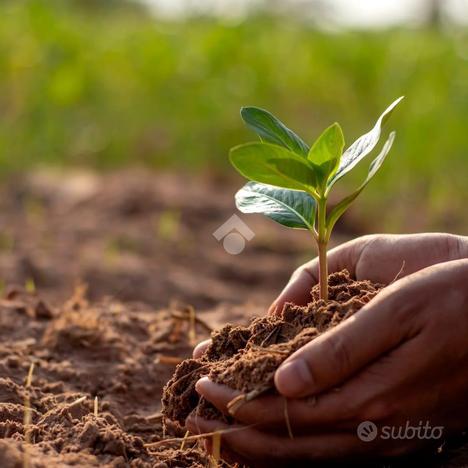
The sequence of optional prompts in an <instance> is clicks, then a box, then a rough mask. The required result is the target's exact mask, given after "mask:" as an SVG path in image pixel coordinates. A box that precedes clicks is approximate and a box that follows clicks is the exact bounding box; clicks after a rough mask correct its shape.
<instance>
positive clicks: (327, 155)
mask: <svg viewBox="0 0 468 468" xmlns="http://www.w3.org/2000/svg"><path fill="white" fill-rule="evenodd" d="M343 147H344V136H343V131H342V130H341V127H340V125H339V124H338V123H336V122H335V123H334V124H333V125H331V126H330V127H328V128H327V129H326V130H325V131H324V132H323V133H322V134H321V135H320V136H319V137H318V139H317V140H316V141H315V143H314V144H313V145H312V148H310V150H309V154H308V155H307V159H308V160H309V161H310V162H311V163H312V164H313V166H314V168H315V169H316V173H317V174H318V179H319V183H320V185H321V186H322V188H323V189H325V186H326V183H327V181H328V179H329V178H330V176H332V175H333V174H334V173H335V172H336V170H337V169H338V165H339V163H340V158H341V153H342V152H343Z"/></svg>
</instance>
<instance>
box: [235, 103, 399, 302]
mask: <svg viewBox="0 0 468 468" xmlns="http://www.w3.org/2000/svg"><path fill="white" fill-rule="evenodd" d="M402 99H403V97H400V98H399V99H397V100H396V101H394V102H393V103H392V104H391V105H390V106H389V107H388V108H387V109H386V110H385V111H384V113H383V114H382V115H381V116H380V117H379V118H378V120H377V122H376V124H375V125H374V128H372V130H370V131H369V132H368V133H366V134H364V135H362V136H361V137H359V138H358V139H357V140H356V141H355V142H354V143H353V144H352V145H351V146H350V147H349V148H348V149H347V150H346V151H345V152H343V148H344V144H345V142H344V137H343V132H342V130H341V127H340V125H339V124H338V123H334V124H333V125H331V126H330V127H328V128H327V129H326V130H325V131H324V132H323V133H322V134H321V135H320V136H319V137H318V139H317V140H316V141H315V142H314V144H313V145H312V146H311V147H309V145H307V144H306V143H305V142H304V141H303V140H302V139H301V138H300V137H299V136H298V135H296V134H295V133H294V132H293V131H291V130H290V129H289V128H287V127H286V126H285V125H284V124H283V123H282V122H280V121H279V120H278V119H277V118H276V117H274V116H273V115H272V114H270V113H269V112H267V111H265V110H263V109H259V108H257V107H243V108H242V109H241V116H242V119H243V120H244V122H245V123H246V124H247V126H248V127H249V128H250V129H252V130H253V131H254V132H255V133H256V134H257V135H258V136H259V137H260V142H255V143H246V144H244V145H240V146H236V147H234V148H232V149H231V151H230V155H229V158H230V161H231V163H232V165H233V166H234V167H235V168H236V169H237V170H238V171H239V172H240V173H241V174H242V175H243V176H245V177H246V178H247V179H250V180H251V181H252V182H248V183H247V184H246V185H245V186H244V187H243V188H242V189H240V190H239V191H238V192H237V194H236V206H237V208H238V209H239V210H240V211H242V212H243V213H263V214H264V215H266V216H268V217H269V218H271V219H273V220H274V221H276V222H278V223H280V224H282V225H284V226H288V227H291V228H295V229H308V230H310V231H311V232H312V233H313V236H314V238H315V241H316V243H317V248H318V256H319V283H320V297H321V298H322V299H324V300H327V299H328V282H327V277H328V267H327V245H328V242H329V240H330V236H331V233H332V230H333V227H334V225H335V223H336V222H337V221H338V219H339V218H340V216H341V215H342V214H343V213H344V212H345V211H346V210H347V208H348V207H349V206H350V205H351V203H352V202H353V201H354V200H355V198H356V197H357V196H358V195H359V194H360V193H361V192H362V190H363V189H364V187H365V186H366V185H367V184H368V183H369V181H370V180H371V179H372V177H374V175H375V174H376V173H377V171H378V170H379V168H380V167H381V165H382V163H383V161H384V159H385V157H386V156H387V154H388V152H389V150H390V148H391V146H392V143H393V140H394V138H395V132H391V133H390V135H389V137H388V139H387V141H386V142H385V143H384V145H383V147H382V149H381V151H380V153H379V154H378V155H377V157H376V158H375V159H374V160H373V161H372V163H371V164H370V167H369V171H368V174H367V177H366V179H365V180H364V182H363V183H362V184H361V185H360V186H359V187H358V188H357V190H355V191H354V192H352V193H351V194H350V195H348V196H347V197H345V198H343V199H342V200H341V201H340V202H339V203H337V204H336V205H335V206H334V207H333V208H332V209H331V210H327V203H328V198H329V196H330V191H331V189H332V188H333V186H334V185H335V183H336V182H337V181H338V180H339V179H341V178H342V177H343V176H344V175H345V174H346V173H348V172H349V171H350V170H351V169H352V168H353V167H354V166H356V164H357V163H358V162H359V161H361V160H362V159H363V158H364V157H365V156H367V155H368V154H369V153H370V152H371V151H372V150H373V149H374V148H375V147H376V145H377V143H378V142H379V139H380V135H381V129H382V126H383V124H384V123H385V122H386V120H387V119H388V117H389V116H390V114H391V113H392V112H393V110H394V109H395V107H396V106H397V105H398V104H399V103H400V101H401V100H402Z"/></svg>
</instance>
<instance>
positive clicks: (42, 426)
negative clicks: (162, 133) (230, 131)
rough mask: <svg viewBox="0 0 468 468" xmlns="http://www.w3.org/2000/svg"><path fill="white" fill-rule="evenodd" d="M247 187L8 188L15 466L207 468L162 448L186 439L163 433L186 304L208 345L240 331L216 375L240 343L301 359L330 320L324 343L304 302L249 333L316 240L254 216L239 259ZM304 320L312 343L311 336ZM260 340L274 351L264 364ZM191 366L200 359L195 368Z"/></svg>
mask: <svg viewBox="0 0 468 468" xmlns="http://www.w3.org/2000/svg"><path fill="white" fill-rule="evenodd" d="M238 185H239V181H234V182H231V181H226V180H224V179H220V178H219V177H215V176H204V177H203V178H202V179H200V178H194V177H188V176H181V175H174V174H163V175H161V174H160V175H155V174H151V173H148V172H143V171H132V172H123V173H116V174H110V175H105V176H102V175H96V174H90V173H75V174H68V175H66V174H65V175H64V174H60V173H50V172H39V173H36V174H34V175H26V176H21V177H17V178H16V179H11V180H10V181H8V183H5V184H3V185H2V186H1V187H0V226H1V229H0V290H3V291H2V292H1V293H0V467H1V468H17V467H22V466H30V467H31V468H45V467H47V468H64V467H69V466H77V467H88V466H89V467H93V466H102V467H109V468H110V467H113V468H116V467H129V466H130V467H133V468H146V467H166V466H167V467H201V466H207V464H208V463H209V458H208V456H207V455H206V453H205V451H204V450H203V449H202V447H203V445H202V444H198V443H195V442H189V441H186V443H185V444H184V446H185V448H184V450H179V448H180V441H176V442H172V443H165V444H163V445H160V446H158V445H154V444H155V443H158V442H160V441H162V440H167V439H168V438H173V437H181V436H183V435H184V433H185V431H184V430H183V429H181V427H180V425H179V424H177V423H168V424H167V428H166V432H165V433H164V430H163V424H162V417H163V416H162V414H161V396H162V390H163V387H164V385H165V384H166V382H167V381H168V380H169V379H170V378H171V376H172V375H173V373H174V368H175V364H174V363H175V362H177V361H178V360H180V359H186V358H188V357H189V356H190V355H191V350H192V344H193V336H192V332H191V328H190V317H191V313H190V312H191V308H190V307H189V306H188V305H187V304H190V305H193V306H195V308H196V317H197V325H196V339H203V338H205V337H207V336H208V335H209V331H208V329H207V328H213V329H217V328H219V327H221V326H223V325H224V324H226V323H232V324H233V325H230V326H229V327H227V328H223V329H221V330H220V331H218V332H215V335H214V336H215V343H218V347H215V346H212V348H211V349H210V352H209V354H208V355H207V356H208V357H209V359H208V358H207V357H206V356H205V359H207V360H208V361H209V362H210V363H211V364H213V368H212V377H213V378H215V379H218V380H221V379H223V380H225V379H224V376H223V372H224V371H225V370H226V369H227V367H223V366H224V364H215V363H216V362H217V361H219V362H221V361H225V362H226V364H228V363H229V364H228V365H229V366H231V367H232V368H235V367H236V366H238V365H239V366H243V365H244V364H241V363H242V360H239V363H237V360H236V358H235V356H236V353H237V355H240V354H242V353H238V350H239V349H241V348H242V347H244V348H245V349H246V350H245V351H244V353H247V352H249V353H251V355H252V356H254V357H255V362H256V363H257V362H259V363H260V362H262V363H264V364H262V365H263V366H266V365H267V364H266V363H267V362H269V361H268V360H269V358H268V357H267V356H268V355H263V354H262V351H261V350H262V349H263V350H266V349H267V347H265V346H267V345H268V346H269V348H268V349H270V350H271V349H272V347H273V348H274V347H276V348H277V349H279V350H284V351H285V353H286V352H287V353H290V352H291V350H292V348H291V346H298V345H299V342H300V340H307V339H310V338H312V337H313V336H314V334H315V333H318V332H320V331H321V330H322V329H323V327H325V326H328V325H329V324H327V323H328V322H327V323H325V322H320V321H318V322H315V321H314V322H313V323H314V326H315V328H316V329H317V331H316V332H312V331H311V330H312V328H311V326H310V325H312V322H311V321H310V320H315V318H313V316H314V313H312V314H310V313H309V312H310V311H309V312H307V311H304V310H303V309H295V308H294V307H290V308H288V309H287V310H286V311H285V315H284V318H286V321H283V323H284V324H285V323H287V322H288V320H289V325H283V326H279V325H278V324H277V323H276V320H273V319H256V321H255V322H254V323H256V325H255V326H254V325H253V324H251V325H249V326H248V327H243V326H240V324H243V323H246V322H247V320H248V319H250V318H251V317H252V316H259V317H261V316H263V315H264V311H265V310H266V307H267V306H268V304H269V302H270V301H271V300H272V299H273V298H274V296H275V294H276V293H277V292H278V291H279V290H280V289H281V287H282V286H283V285H284V283H285V282H286V281H287V279H288V277H289V274H290V272H291V271H292V270H293V269H294V268H295V267H296V266H297V265H299V264H300V263H301V262H302V261H304V260H306V259H307V258H309V257H310V239H309V236H308V235H307V234H306V233H298V232H290V231H288V230H284V229H282V228H281V227H279V226H276V225H275V224H273V223H271V222H269V221H268V220H264V219H263V218H262V217H260V216H258V217H256V216H252V217H249V218H244V217H242V218H243V219H244V220H245V221H247V223H248V225H249V226H250V227H251V228H252V229H253V230H254V232H255V234H256V237H255V239H254V240H253V241H251V242H250V243H248V244H247V247H246V250H245V252H244V253H243V254H242V255H238V256H231V255H228V254H227V253H226V252H225V251H224V250H223V248H222V246H221V245H220V244H219V243H218V242H217V241H216V240H215V239H214V238H213V236H212V232H213V231H214V230H215V229H216V228H217V227H219V226H220V225H221V224H222V223H223V222H224V221H226V220H227V219H228V218H229V217H230V216H231V215H232V214H233V212H234V208H233V202H232V200H233V198H232V197H233V194H234V192H235V190H236V188H237V187H238ZM214 194H215V195H214ZM343 226H344V227H346V225H341V229H343ZM341 232H343V231H341ZM345 237H346V236H345ZM335 239H338V240H341V239H340V237H339V235H338V237H335ZM15 284H16V285H19V286H13V285H15ZM81 284H86V285H87V290H86V288H84V287H82V286H77V285H81ZM2 285H3V286H2ZM25 289H27V290H28V291H29V292H26V291H25ZM34 290H36V291H37V292H34ZM110 297H112V298H110ZM341 299H343V298H341ZM135 301H139V302H135ZM340 307H341V306H340ZM340 307H338V308H337V310H333V313H334V314H335V315H333V316H332V317H330V315H329V314H328V315H327V313H328V312H330V313H331V312H332V311H331V310H329V311H328V312H324V313H323V315H321V317H325V318H326V317H328V318H327V319H326V321H327V320H331V321H332V322H330V323H335V322H333V321H336V320H338V319H339V318H340V313H341V314H342V313H344V314H346V312H345V310H344V309H342V308H340ZM353 307H354V306H353ZM338 309H339V310H340V311H341V312H339V313H338ZM289 313H290V314H293V315H294V317H296V318H293V319H290V315H288V314H289ZM337 313H338V315H336V314H337ZM288 317H289V318H288ZM302 319H304V323H302V324H301V323H299V322H300V321H301V320H302ZM204 324H208V325H209V327H206V326H205V325H204ZM291 324H293V327H291ZM303 325H305V326H306V328H305V330H309V331H310V333H311V334H310V335H308V334H307V333H308V332H307V333H306V332H302V334H301V333H299V334H297V330H298V329H299V328H300V327H301V326H303ZM266 330H270V331H269V332H267V331H266ZM276 330H279V331H278V332H277V331H276ZM293 330H294V333H293ZM257 332H258V336H257V337H255V336H254V335H255V334H256V333H257ZM228 336H229V339H230V342H229V343H228V342H227V341H226V339H227V338H228ZM293 336H294V337H295V338H293V339H292V340H291V338H292V337H293ZM260 337H262V339H260ZM288 340H289V341H288ZM247 342H249V343H250V344H249V346H248V347H249V349H250V351H247V346H246V344H247ZM255 342H257V343H258V345H262V342H264V343H263V347H262V346H259V347H258V353H257V351H256V350H255V349H254V346H253V345H252V344H253V343H255ZM293 343H294V344H293ZM280 356H281V359H282V358H283V357H282V355H280ZM216 357H217V358H218V359H216ZM171 358H172V359H171ZM187 362H188V363H190V362H194V361H191V360H189V361H185V363H184V364H182V365H181V367H184V366H187ZM195 362H196V364H192V365H194V366H195V367H197V365H198V362H197V361H195ZM248 362H251V363H252V362H254V361H253V360H250V361H248ZM31 363H34V369H33V374H32V383H31V386H30V387H27V385H26V382H27V376H28V372H29V370H30V368H31ZM268 365H271V366H272V367H271V368H265V367H263V371H262V372H263V373H262V374H260V373H259V374H256V373H255V372H253V373H252V376H251V378H249V379H242V380H239V381H237V380H229V384H230V385H232V386H233V387H234V388H240V389H241V390H243V391H250V389H256V388H259V387H258V382H259V381H260V380H261V379H262V378H263V377H267V378H266V380H268V376H269V377H270V379H271V375H272V374H271V373H272V371H273V369H274V367H275V366H276V365H277V363H276V361H275V362H273V361H270V364H268ZM255 369H257V367H256V368H255ZM258 369H260V367H258ZM178 372H180V370H179V371H178ZM265 373H266V374H267V375H266V376H265ZM227 381H228V380H227V379H226V382H227ZM236 385H237V387H236ZM96 396H97V397H98V413H97V416H96V415H95V414H94V398H95V397H96ZM180 401H181V402H182V399H181V400H180ZM196 403H197V402H194V404H190V405H188V404H187V407H186V408H185V409H183V411H185V412H188V411H191V410H192V409H193V408H194V407H195V406H196ZM177 405H178V407H179V409H180V405H179V403H177ZM173 407H174V408H175V407H176V406H175V405H173ZM205 407H206V408H207V407H208V405H205ZM28 408H29V410H28ZM200 408H201V407H200ZM180 414H181V413H180ZM25 415H29V417H30V420H31V422H30V423H28V422H27V421H26V424H25ZM26 419H27V418H26ZM175 419H177V418H175ZM182 420H183V418H182V417H181V416H180V417H179V421H181V422H182ZM27 441H29V442H30V443H26V442H27ZM148 444H153V445H150V446H148ZM458 453H459V454H460V453H461V452H458ZM466 460H467V457H466V454H465V456H463V455H462V458H461V462H460V463H458V462H457V464H452V465H451V466H463V461H466ZM426 466H428V465H427V464H426ZM439 466H440V464H439ZM447 466H448V465H447Z"/></svg>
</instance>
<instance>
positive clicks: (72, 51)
mask: <svg viewBox="0 0 468 468" xmlns="http://www.w3.org/2000/svg"><path fill="white" fill-rule="evenodd" d="M74 5H75V6H74ZM0 17H1V18H2V26H1V28H0V108H1V112H0V173H2V174H3V175H8V174H11V173H12V172H15V171H22V170H26V169H30V168H33V167H37V166H43V165H48V164H53V165H60V166H86V167H89V166H91V167H95V168H98V169H111V168H115V167H122V166H127V165H134V164H137V165H141V164H144V165H148V166H150V167H156V168H161V167H164V168H165V167H174V168H176V169H177V170H185V171H195V170H202V169H206V168H209V169H210V170H216V171H222V172H227V171H229V173H231V172H233V171H232V170H231V169H229V168H228V163H227V151H228V149H229V148H230V147H231V146H233V145H235V144H238V143H241V142H244V141H248V140H249V139H254V137H253V135H251V134H250V133H249V132H248V131H247V130H245V129H244V128H243V125H242V123H241V121H240V118H239V113H238V111H239V108H240V107H241V106H242V105H246V104H250V105H259V106H263V107H266V108H268V109H269V110H271V111H272V112H273V113H275V114H276V115H278V116H279V117H280V118H282V119H283V120H284V121H285V122H286V123H287V124H288V125H289V126H291V127H292V128H293V129H295V130H297V131H298V132H299V133H300V134H301V135H302V136H303V137H304V138H305V139H306V140H307V141H311V140H312V139H313V138H315V137H316V136H317V135H318V134H319V133H320V132H321V130H322V129H323V128H324V127H325V126H327V125H329V124H330V123H331V122H333V121H335V120H337V121H339V122H340V123H341V124H342V126H343V128H344V131H345V136H346V139H347V143H351V142H352V141H353V140H354V139H355V138H356V137H357V136H359V135H360V134H361V133H363V132H364V131H367V130H368V129H369V128H370V126H371V125H372V124H373V121H374V120H375V118H376V117H377V116H378V115H379V113H380V112H381V111H382V110H383V109H384V108H385V107H386V105H387V104H389V103H390V102H391V101H392V100H393V99H394V98H396V97H398V96H400V95H402V94H404V95H406V101H405V102H404V104H403V105H402V106H401V108H400V109H399V110H398V111H397V112H396V113H395V114H394V116H393V117H392V119H391V121H390V125H389V129H390V128H394V129H396V130H397V140H396V144H395V147H394V149H393V151H392V154H391V156H390V157H389V159H388V162H387V163H386V164H385V166H384V168H383V170H382V171H381V174H380V175H379V176H378V177H376V179H375V181H373V182H372V183H371V184H370V187H369V189H368V190H367V191H366V193H365V194H364V195H363V196H362V201H361V202H360V203H361V204H360V206H361V209H360V210H361V216H362V218H363V220H364V221H363V222H365V220H366V219H368V220H369V223H370V224H371V226H372V229H373V230H375V231H383V230H386V231H395V230H405V231H411V230H414V229H427V230H430V229H432V230H434V229H438V230H453V231H458V232H461V233H465V234H466V233H467V226H468V214H467V213H468V212H467V210H466V203H467V201H468V172H467V167H468V164H467V160H468V154H467V149H468V131H467V123H468V87H467V83H468V62H467V56H466V42H465V44H463V42H462V40H461V39H460V38H459V36H458V34H457V32H456V31H454V30H452V31H450V33H448V32H443V31H439V30H435V29H413V30H410V29H396V30H392V31H386V32H378V31H374V32H341V33H333V34H330V33H324V32H320V31H317V30H314V29H313V28H311V27H307V26H306V25H304V23H301V22H300V21H299V20H294V19H286V18H275V17H271V16H268V15H260V14H257V15H255V16H252V17H250V18H249V19H247V20H245V21H243V22H237V23H234V22H232V21H231V22H229V21H223V20H221V19H218V20H216V19H207V18H191V19H189V20H185V21H182V20H181V21H178V22H170V21H167V20H166V21H163V20H157V19H155V18H154V17H151V16H150V15H149V14H148V13H145V12H144V11H141V12H140V11H138V9H125V8H117V7H116V8H110V9H105V10H100V9H89V8H83V7H79V6H76V4H75V3H73V2H63V1H62V2H55V1H48V2H43V1H3V2H1V3H0ZM463 54H464V55H463ZM365 165H366V164H364V166H365ZM364 170H365V167H363V168H362V171H361V172H359V171H358V174H355V175H352V176H351V177H348V178H347V179H346V180H345V181H344V182H343V184H344V185H345V186H346V185H348V186H351V185H355V184H357V183H358V180H359V178H362V177H363V175H364Z"/></svg>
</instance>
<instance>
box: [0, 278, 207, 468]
mask: <svg viewBox="0 0 468 468" xmlns="http://www.w3.org/2000/svg"><path fill="white" fill-rule="evenodd" d="M190 311H191V308H189V307H183V306H180V307H179V308H173V309H171V310H167V309H163V310H159V311H155V310H154V309H152V308H150V307H148V306H144V305H141V304H127V305H124V304H121V303H119V302H116V301H111V300H105V301H102V302H100V303H96V304H89V303H88V301H87V300H86V296H85V289H84V288H82V287H80V288H78V289H77V290H76V291H75V294H74V296H73V297H72V298H71V299H70V300H68V301H67V302H66V303H65V304H63V305H62V306H60V307H58V308H52V307H50V306H49V305H48V304H47V303H46V302H44V301H42V300H41V299H39V297H37V296H36V295H35V294H29V293H26V292H24V291H22V290H19V289H11V290H10V291H8V293H7V294H6V296H5V298H4V299H2V300H1V301H0V343H1V344H0V439H3V440H0V466H2V468H3V467H6V468H8V467H22V466H23V465H24V464H25V463H27V461H28V460H29V466H31V467H45V466H47V467H63V466H71V465H76V466H106V467H107V466H109V467H110V466H112V467H128V466H131V467H138V468H141V467H148V468H149V467H154V466H160V467H173V466H187V467H188V466H205V465H206V464H207V463H208V460H209V459H208V455H207V454H206V453H205V452H204V451H203V450H202V449H201V448H199V447H198V445H193V443H190V444H189V443H187V444H186V448H185V449H184V450H183V451H180V450H178V448H177V447H174V444H169V446H165V447H162V449H161V450H160V449H155V448H152V447H151V446H148V444H154V443H155V442H159V441H161V440H163V439H164V438H167V437H178V436H181V435H183V433H181V432H180V431H178V430H177V428H175V427H171V426H170V425H169V426H168V429H167V431H166V433H164V430H163V427H162V415H161V413H160V406H161V402H160V397H161V392H162V387H163V385H164V384H165V382H166V381H167V380H168V378H169V377H170V375H171V374H172V372H173V368H174V362H178V361H179V360H180V358H179V357H178V356H182V357H187V356H189V355H190V353H191V349H192V344H191V342H190V339H189V338H190V337H192V339H193V336H192V335H193V333H196V334H197V335H198V336H199V337H200V339H201V338H203V337H204V336H206V333H207V332H206V328H207V326H206V324H205V323H204V322H203V321H201V320H200V319H198V318H197V321H196V322H195V328H193V326H192V325H191V323H192V322H191V319H190ZM197 323H198V325H197ZM189 335H190V337H189ZM32 365H33V367H32ZM30 372H32V375H31V377H32V380H31V382H30V385H29V384H27V383H26V382H27V380H28V374H29V373H30Z"/></svg>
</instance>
